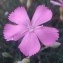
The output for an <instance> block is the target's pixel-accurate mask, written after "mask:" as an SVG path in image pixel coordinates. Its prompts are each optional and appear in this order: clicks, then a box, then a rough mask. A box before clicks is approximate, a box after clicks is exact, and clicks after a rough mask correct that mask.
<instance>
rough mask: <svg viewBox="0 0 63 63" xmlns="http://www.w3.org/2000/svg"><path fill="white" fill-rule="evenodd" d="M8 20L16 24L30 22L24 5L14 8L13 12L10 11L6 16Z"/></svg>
mask: <svg viewBox="0 0 63 63" xmlns="http://www.w3.org/2000/svg"><path fill="white" fill-rule="evenodd" d="M8 17H9V18H8V19H9V20H10V21H11V22H14V23H16V24H24V25H26V24H29V23H30V19H29V17H28V15H27V12H26V10H25V8H24V7H18V8H16V9H15V10H14V12H11V13H10V14H9V16H8Z"/></svg>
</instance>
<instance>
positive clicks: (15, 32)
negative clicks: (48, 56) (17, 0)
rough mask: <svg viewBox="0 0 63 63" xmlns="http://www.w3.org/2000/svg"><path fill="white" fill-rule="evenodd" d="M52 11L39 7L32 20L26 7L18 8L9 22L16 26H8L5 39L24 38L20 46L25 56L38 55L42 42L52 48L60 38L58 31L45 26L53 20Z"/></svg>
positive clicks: (5, 30)
mask: <svg viewBox="0 0 63 63" xmlns="http://www.w3.org/2000/svg"><path fill="white" fill-rule="evenodd" d="M51 18H52V11H51V10H50V9H48V8H47V7H45V6H43V5H39V6H38V7H37V8H36V11H35V13H34V15H33V18H32V20H31V22H30V19H29V17H28V15H27V12H26V10H25V8H24V7H18V8H16V9H15V10H14V12H12V13H11V14H10V15H9V18H8V19H9V20H10V21H11V22H13V23H15V24H11V23H10V24H6V25H5V27H4V32H3V34H4V38H5V39H6V40H7V41H10V40H14V41H17V40H18V39H20V38H22V37H24V38H23V40H22V42H21V43H20V45H19V46H18V48H19V49H20V51H21V52H22V53H23V54H24V55H25V56H32V55H34V54H36V53H37V52H38V51H39V50H40V48H41V45H40V42H39V40H40V41H41V43H42V44H43V45H45V46H52V45H53V44H54V43H55V42H56V40H57V39H58V38H59V34H58V30H57V29H56V28H52V27H46V26H44V25H43V24H44V23H46V22H48V21H49V20H51Z"/></svg>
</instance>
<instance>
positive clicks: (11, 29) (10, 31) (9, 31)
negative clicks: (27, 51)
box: [3, 24, 27, 41]
mask: <svg viewBox="0 0 63 63" xmlns="http://www.w3.org/2000/svg"><path fill="white" fill-rule="evenodd" d="M26 31H27V29H26V27H25V26H21V25H12V24H6V25H5V27H4V31H3V34H4V38H5V39H6V40H7V41H9V40H15V41H16V40H18V39H19V38H21V36H23V34H24V33H25V32H26Z"/></svg>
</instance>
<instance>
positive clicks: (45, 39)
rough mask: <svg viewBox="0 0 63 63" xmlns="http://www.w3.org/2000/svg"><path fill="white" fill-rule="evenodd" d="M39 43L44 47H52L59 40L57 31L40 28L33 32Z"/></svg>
mask: <svg viewBox="0 0 63 63" xmlns="http://www.w3.org/2000/svg"><path fill="white" fill-rule="evenodd" d="M35 33H36V34H37V36H38V38H39V39H40V41H41V43H43V44H44V45H45V46H52V45H53V44H54V43H55V42H56V40H57V39H58V38H59V34H58V30H57V29H56V28H50V27H42V28H40V29H37V30H36V31H35Z"/></svg>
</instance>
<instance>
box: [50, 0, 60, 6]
mask: <svg viewBox="0 0 63 63" xmlns="http://www.w3.org/2000/svg"><path fill="white" fill-rule="evenodd" d="M50 2H51V3H52V4H53V5H59V6H61V3H60V2H57V1H53V0H51V1H50Z"/></svg>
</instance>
